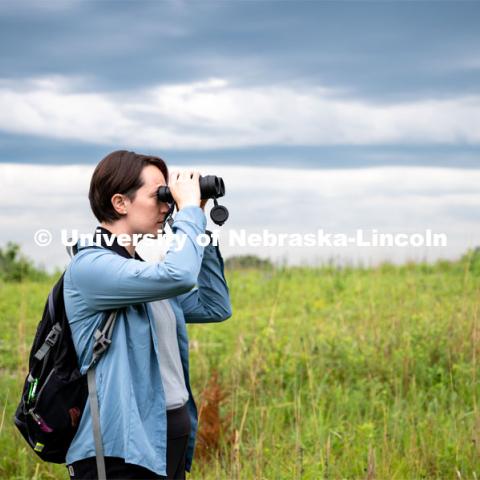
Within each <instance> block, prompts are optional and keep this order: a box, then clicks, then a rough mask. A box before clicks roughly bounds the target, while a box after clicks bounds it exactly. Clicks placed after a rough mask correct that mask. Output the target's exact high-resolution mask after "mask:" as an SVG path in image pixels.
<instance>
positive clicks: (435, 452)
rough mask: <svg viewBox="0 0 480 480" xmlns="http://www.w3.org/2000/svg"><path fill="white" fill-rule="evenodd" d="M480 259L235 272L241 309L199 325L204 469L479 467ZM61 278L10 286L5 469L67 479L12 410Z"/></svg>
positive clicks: (1, 326) (0, 396) (193, 359)
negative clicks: (205, 402)
mask: <svg viewBox="0 0 480 480" xmlns="http://www.w3.org/2000/svg"><path fill="white" fill-rule="evenodd" d="M471 265H472V263H471V262H470V264H469V263H468V262H465V261H464V262H459V263H454V264H450V263H446V262H444V263H438V264H436V265H434V266H429V265H423V264H419V265H415V264H411V265H406V266H403V267H394V266H390V265H384V266H381V267H378V268H374V269H362V268H356V269H353V268H349V269H335V268H318V269H313V268H312V269H309V268H284V269H276V270H259V269H251V270H232V271H228V272H227V275H228V282H229V286H230V291H231V296H232V302H233V310H234V314H233V317H232V318H231V319H229V320H228V321H226V322H224V323H220V324H210V325H192V326H189V335H190V341H191V356H190V363H191V378H192V384H193V385H192V387H193V390H194V392H197V394H198V399H199V401H200V392H201V391H203V390H204V389H205V387H206V385H207V383H208V381H209V379H210V378H211V375H212V372H214V371H218V373H219V387H220V388H221V390H222V391H223V393H224V395H225V396H226V398H225V400H224V401H223V402H222V403H221V405H220V408H221V415H222V416H223V417H224V419H226V421H225V424H224V425H223V427H222V428H223V430H224V431H223V436H222V438H223V443H222V447H221V448H220V450H218V451H216V452H214V453H213V456H212V458H211V459H210V460H209V461H207V460H201V461H200V460H197V461H196V462H194V467H193V470H192V474H191V478H198V479H200V478H201V479H214V478H222V479H235V478H238V479H240V478H241V479H250V478H255V479H257V478H258V479H262V478H265V479H282V478H285V479H295V478H296V479H299V478H302V479H303V478H305V479H319V478H330V479H333V478H368V479H373V478H376V479H413V478H415V479H416V478H419V479H420V478H456V479H463V478H465V479H466V478H479V477H480V460H479V459H480V413H479V409H478V399H479V393H480V388H479V382H478V378H477V364H478V357H479V354H480V347H479V339H480V331H479V321H478V316H479V304H480V296H479V293H480V276H479V275H478V272H477V271H476V270H475V269H472V268H471ZM50 286H51V282H48V281H46V282H43V283H19V284H14V283H7V284H5V283H4V284H2V285H1V287H0V312H1V313H0V338H1V340H0V342H1V343H0V357H1V365H0V368H1V373H2V376H1V388H0V405H1V419H0V422H1V423H0V477H1V478H12V479H13V478H19V479H20V478H22V479H23V478H26V479H30V478H38V479H39V478H66V470H65V468H64V467H62V466H52V465H48V464H43V463H39V462H37V460H36V458H35V456H34V454H33V453H32V452H31V451H30V450H29V448H28V447H26V445H25V443H24V442H23V440H22V439H21V438H20V436H19V434H17V432H16V431H15V430H14V427H13V426H12V423H11V417H12V415H13V412H14V408H15V405H16V403H17V401H18V397H19V392H20V388H21V380H22V378H23V376H24V375H25V367H26V364H27V354H28V350H29V348H30V343H31V340H32V336H33V333H34V330H35V326H36V322H37V321H38V319H39V317H40V315H41V312H42V308H43V305H44V300H45V297H46V294H47V293H48V290H49V288H50Z"/></svg>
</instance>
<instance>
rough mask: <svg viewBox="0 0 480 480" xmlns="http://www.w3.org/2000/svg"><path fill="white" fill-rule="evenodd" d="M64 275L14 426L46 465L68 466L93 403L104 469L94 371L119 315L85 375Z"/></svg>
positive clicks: (111, 315)
mask: <svg viewBox="0 0 480 480" xmlns="http://www.w3.org/2000/svg"><path fill="white" fill-rule="evenodd" d="M75 253H76V252H75ZM64 275H65V273H63V274H62V276H61V277H60V279H59V280H58V281H57V283H56V284H55V285H54V287H53V288H52V290H51V291H50V293H49V295H48V299H47V301H46V303H45V308H44V310H43V315H42V319H41V321H40V323H39V324H38V327H37V332H36V335H35V339H34V341H33V345H32V348H31V351H30V357H29V363H28V370H29V372H28V375H27V377H26V379H25V383H24V386H23V391H22V396H21V399H20V403H19V404H18V407H17V410H16V412H15V415H14V423H15V425H16V427H17V428H18V429H19V431H20V433H21V434H22V435H23V437H24V438H25V440H26V441H27V442H28V444H29V445H30V447H31V448H32V449H33V451H34V452H35V453H36V454H37V455H38V456H39V457H40V458H41V459H42V460H44V461H46V462H53V463H65V457H66V454H67V451H68V449H69V448H70V444H71V442H72V440H73V438H74V436H75V434H76V432H77V430H78V426H79V424H80V419H81V417H82V414H83V411H84V409H85V406H86V402H87V398H89V402H90V410H91V415H92V423H93V429H94V438H95V447H96V453H97V465H99V463H98V462H101V463H102V462H103V448H102V442H101V436H100V427H99V420H98V400H97V393H96V385H95V366H96V364H97V363H98V361H99V360H100V358H101V356H102V355H103V354H104V353H105V352H106V350H107V349H108V347H109V346H110V343H111V338H112V333H113V328H114V325H115V320H116V315H117V312H116V311H110V312H106V315H105V319H104V320H103V322H102V324H101V328H99V329H97V330H96V331H95V338H94V347H93V358H92V362H91V363H90V365H89V366H88V370H87V373H86V374H81V373H80V368H79V365H78V360H77V354H76V350H75V346H74V343H73V340H72V333H71V330H70V325H69V322H68V318H67V314H66V311H65V303H64V297H63V283H64ZM101 463H100V465H99V466H98V468H99V474H100V468H101Z"/></svg>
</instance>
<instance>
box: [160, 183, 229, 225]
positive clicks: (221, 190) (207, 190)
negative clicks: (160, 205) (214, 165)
mask: <svg viewBox="0 0 480 480" xmlns="http://www.w3.org/2000/svg"><path fill="white" fill-rule="evenodd" d="M224 195H225V183H224V182H223V178H221V177H217V176H216V175H206V176H205V177H202V176H200V198H201V199H202V200H206V199H208V198H213V202H214V204H215V206H214V207H213V208H212V210H211V211H210V218H211V219H212V220H213V222H214V223H216V224H217V225H223V224H224V223H225V222H226V220H227V218H228V210H227V209H226V207H224V206H222V205H219V204H218V203H217V198H220V197H223V196H224ZM157 198H158V200H159V201H160V202H166V203H170V204H173V203H174V202H175V201H174V199H173V197H172V193H171V192H170V189H169V188H168V187H166V186H163V187H159V188H158V191H157Z"/></svg>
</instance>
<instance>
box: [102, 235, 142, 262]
mask: <svg viewBox="0 0 480 480" xmlns="http://www.w3.org/2000/svg"><path fill="white" fill-rule="evenodd" d="M94 235H95V236H94V238H97V236H98V237H99V238H100V244H101V246H102V247H104V248H108V249H109V250H112V251H113V252H115V253H117V254H118V255H121V256H122V257H124V258H129V259H131V258H135V260H140V261H142V262H143V261H144V260H143V258H142V257H141V256H140V255H139V254H138V253H137V252H135V257H132V256H131V255H130V254H129V253H128V251H127V249H126V248H125V247H122V246H121V245H120V244H119V243H118V242H117V239H116V238H114V239H113V243H112V245H110V242H108V243H107V239H109V240H110V236H111V235H112V232H111V231H110V230H107V229H106V228H103V227H100V226H98V227H97V228H96V229H95V234H94ZM97 245H98V244H97Z"/></svg>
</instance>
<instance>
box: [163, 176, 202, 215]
mask: <svg viewBox="0 0 480 480" xmlns="http://www.w3.org/2000/svg"><path fill="white" fill-rule="evenodd" d="M168 188H169V189H170V192H171V194H172V197H173V199H174V200H175V203H176V204H177V209H178V210H181V209H182V208H184V207H188V206H196V207H199V206H201V204H200V173H199V172H197V171H195V170H184V171H183V172H177V171H173V172H171V173H170V175H169V181H168Z"/></svg>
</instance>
